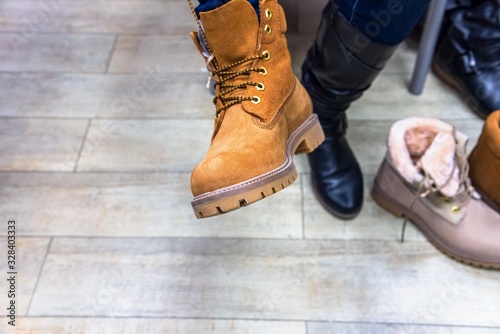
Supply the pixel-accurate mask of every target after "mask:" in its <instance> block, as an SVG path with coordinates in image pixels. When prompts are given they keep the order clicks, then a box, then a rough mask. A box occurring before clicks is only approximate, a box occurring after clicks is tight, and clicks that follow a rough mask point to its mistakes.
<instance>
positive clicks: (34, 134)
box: [0, 118, 88, 171]
mask: <svg viewBox="0 0 500 334" xmlns="http://www.w3.org/2000/svg"><path fill="white" fill-rule="evenodd" d="M87 124H88V121H87V120H83V119H82V120H62V119H23V118H17V119H8V118H4V119H2V120H1V122H0V157H1V159H0V170H18V171H35V170H38V171H72V170H73V168H74V167H75V164H76V160H77V157H78V152H79V150H80V147H81V145H82V143H83V137H84V135H85V130H86V129H87Z"/></svg>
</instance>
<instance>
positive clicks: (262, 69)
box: [259, 67, 267, 75]
mask: <svg viewBox="0 0 500 334" xmlns="http://www.w3.org/2000/svg"><path fill="white" fill-rule="evenodd" d="M259 73H260V74H262V75H267V70H266V68H265V67H261V68H260V71H259Z"/></svg>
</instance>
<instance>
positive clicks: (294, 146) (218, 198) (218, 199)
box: [191, 114, 325, 219]
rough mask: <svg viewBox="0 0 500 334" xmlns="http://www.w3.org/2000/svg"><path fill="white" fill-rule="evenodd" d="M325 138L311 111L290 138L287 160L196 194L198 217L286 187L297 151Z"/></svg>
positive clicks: (294, 173)
mask: <svg viewBox="0 0 500 334" xmlns="http://www.w3.org/2000/svg"><path fill="white" fill-rule="evenodd" d="M324 140H325V136H324V134H323V130H322V129H321V125H320V123H319V120H318V116H317V115H315V114H312V115H311V116H309V118H308V119H307V120H306V121H305V122H304V123H302V125H301V126H299V128H298V129H297V130H295V131H294V132H293V133H292V135H291V136H290V138H288V140H287V142H286V160H285V162H284V163H283V164H282V165H281V166H279V167H278V168H275V169H273V170H271V171H269V172H267V173H264V174H262V175H259V176H256V177H254V178H252V179H249V180H246V181H243V182H240V183H238V184H235V185H232V186H229V187H225V188H221V189H217V190H214V191H211V192H209V193H205V194H201V195H199V196H196V197H195V198H194V199H193V200H192V201H191V205H192V207H193V211H194V214H195V215H196V218H198V219H200V218H207V217H212V216H217V215H220V214H224V213H227V212H230V211H233V210H237V209H239V208H242V207H244V206H247V205H250V204H252V203H255V202H257V201H259V200H261V199H264V198H266V197H268V196H271V195H273V194H275V193H277V192H278V191H280V190H283V189H285V188H286V187H288V186H289V185H291V184H292V183H293V182H294V181H295V180H296V179H297V169H296V167H295V164H294V161H293V160H294V154H301V153H310V152H312V151H314V150H315V149H316V147H318V146H319V145H320V144H321V143H322V142H323V141H324Z"/></svg>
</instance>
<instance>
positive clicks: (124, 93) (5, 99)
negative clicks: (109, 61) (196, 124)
mask: <svg viewBox="0 0 500 334" xmlns="http://www.w3.org/2000/svg"><path fill="white" fill-rule="evenodd" d="M206 80H207V75H206V74H205V73H202V72H199V73H186V74H183V75H182V76H179V75H175V74H162V73H159V72H157V71H156V70H155V69H153V68H146V69H144V72H143V73H138V74H133V75H127V74H124V75H121V74H116V75H104V74H83V75H82V74H64V75H56V74H40V73H37V74H19V73H16V74H12V73H8V74H6V73H4V74H0V86H1V87H3V89H2V90H0V115H1V116H13V117H33V116H44V117H47V116H49V117H89V118H90V117H96V116H97V117H119V118H127V117H133V118H150V117H167V118H206V119H213V114H214V112H215V108H214V106H213V104H212V99H213V96H212V95H210V93H209V92H208V90H207V89H206V88H205V83H206Z"/></svg>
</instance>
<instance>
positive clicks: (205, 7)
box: [195, 0, 259, 16]
mask: <svg viewBox="0 0 500 334" xmlns="http://www.w3.org/2000/svg"><path fill="white" fill-rule="evenodd" d="M229 1H230V0H199V1H198V2H199V3H200V4H199V5H198V7H196V8H195V11H196V14H198V15H199V14H200V13H201V12H208V11H209V10H212V9H216V8H218V7H220V6H222V5H224V4H225V3H228V2H229ZM248 2H250V4H251V5H252V6H253V8H254V9H255V11H256V12H257V16H259V0H248Z"/></svg>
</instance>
